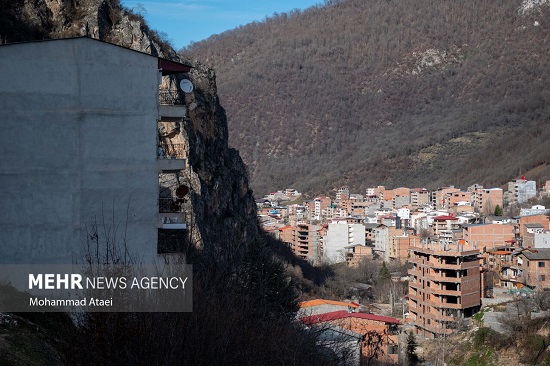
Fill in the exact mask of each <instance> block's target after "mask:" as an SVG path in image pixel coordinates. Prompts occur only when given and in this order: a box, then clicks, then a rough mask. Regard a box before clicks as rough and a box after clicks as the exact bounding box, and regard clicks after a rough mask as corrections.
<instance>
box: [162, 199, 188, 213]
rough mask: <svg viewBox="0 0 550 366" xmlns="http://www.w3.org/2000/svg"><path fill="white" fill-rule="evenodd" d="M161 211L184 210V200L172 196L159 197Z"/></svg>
mask: <svg viewBox="0 0 550 366" xmlns="http://www.w3.org/2000/svg"><path fill="white" fill-rule="evenodd" d="M159 212H161V213H169V212H184V208H183V202H182V201H181V200H178V199H175V198H171V197H159Z"/></svg>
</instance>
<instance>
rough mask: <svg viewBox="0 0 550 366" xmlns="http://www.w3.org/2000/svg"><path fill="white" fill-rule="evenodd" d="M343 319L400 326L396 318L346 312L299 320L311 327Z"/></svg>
mask: <svg viewBox="0 0 550 366" xmlns="http://www.w3.org/2000/svg"><path fill="white" fill-rule="evenodd" d="M344 318H359V319H368V320H374V321H378V322H383V323H390V324H401V322H400V321H399V320H398V319H396V318H391V317H389V316H382V315H374V314H366V313H349V312H347V311H346V310H339V311H333V312H330V313H324V314H318V315H311V316H306V317H304V318H301V319H300V320H301V321H302V323H304V324H307V325H311V324H316V323H322V322H328V321H330V320H336V319H344Z"/></svg>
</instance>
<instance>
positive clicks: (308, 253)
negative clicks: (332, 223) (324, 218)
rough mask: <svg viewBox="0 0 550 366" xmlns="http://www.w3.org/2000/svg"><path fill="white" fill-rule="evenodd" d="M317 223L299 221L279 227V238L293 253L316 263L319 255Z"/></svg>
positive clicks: (318, 227)
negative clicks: (295, 223)
mask: <svg viewBox="0 0 550 366" xmlns="http://www.w3.org/2000/svg"><path fill="white" fill-rule="evenodd" d="M319 229H320V226H319V225H312V224H304V223H299V224H297V225H296V226H284V227H281V228H279V240H281V241H283V242H285V243H286V244H287V245H288V246H289V247H290V248H291V249H292V252H293V253H294V255H296V256H297V257H298V258H302V259H304V260H307V261H309V262H311V263H318V262H319V260H320V256H321V251H320V245H319Z"/></svg>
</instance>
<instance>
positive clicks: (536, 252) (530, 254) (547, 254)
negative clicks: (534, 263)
mask: <svg viewBox="0 0 550 366" xmlns="http://www.w3.org/2000/svg"><path fill="white" fill-rule="evenodd" d="M521 254H523V255H524V256H525V258H527V259H529V260H550V248H539V249H527V250H524V251H523V252H521Z"/></svg>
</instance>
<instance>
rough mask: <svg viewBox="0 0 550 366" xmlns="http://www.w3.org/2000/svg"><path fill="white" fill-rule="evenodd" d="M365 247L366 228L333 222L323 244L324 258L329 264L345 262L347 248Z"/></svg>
mask: <svg viewBox="0 0 550 366" xmlns="http://www.w3.org/2000/svg"><path fill="white" fill-rule="evenodd" d="M349 245H365V226H364V225H363V224H348V223H347V222H346V221H344V220H341V221H333V222H332V223H330V224H329V225H328V230H327V235H326V237H325V241H324V243H323V258H324V260H325V261H326V262H328V263H340V262H345V261H346V257H345V247H347V246H349Z"/></svg>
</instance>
